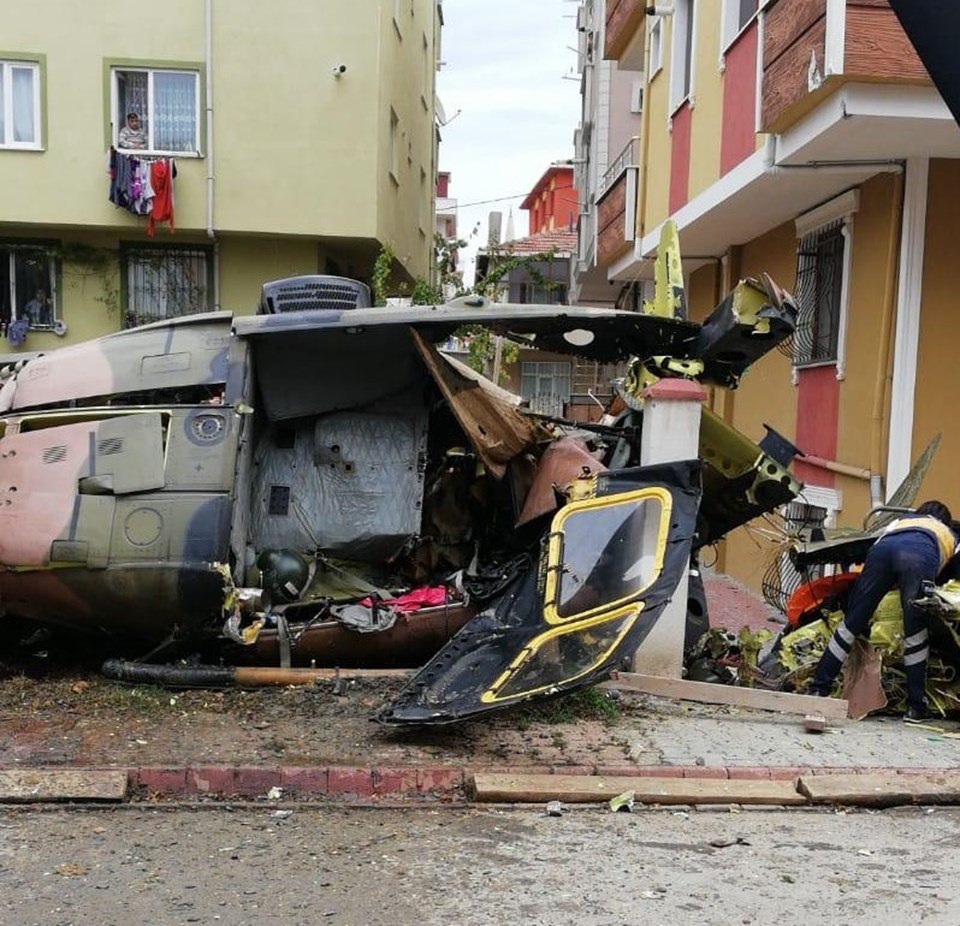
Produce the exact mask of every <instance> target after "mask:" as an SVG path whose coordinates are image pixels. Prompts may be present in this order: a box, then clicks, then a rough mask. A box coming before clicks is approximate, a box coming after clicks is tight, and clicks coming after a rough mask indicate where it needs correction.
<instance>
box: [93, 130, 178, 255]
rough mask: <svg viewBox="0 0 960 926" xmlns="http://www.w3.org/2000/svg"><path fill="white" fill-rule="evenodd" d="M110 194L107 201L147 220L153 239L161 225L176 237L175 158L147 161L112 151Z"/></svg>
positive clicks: (148, 229)
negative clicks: (159, 224) (156, 228)
mask: <svg viewBox="0 0 960 926" xmlns="http://www.w3.org/2000/svg"><path fill="white" fill-rule="evenodd" d="M109 174H110V191H109V193H108V195H107V199H109V200H110V202H112V203H113V204H114V205H115V206H116V207H117V208H118V209H126V210H127V211H128V212H130V213H132V214H133V215H143V216H147V234H148V235H149V236H150V237H151V238H152V237H153V235H154V229H155V226H156V223H157V222H166V223H167V226H168V228H169V229H170V233H171V234H173V178H174V177H176V176H177V166H176V164H175V163H174V160H173V158H144V157H139V156H137V155H133V154H126V153H125V152H123V151H117V149H116V148H111V149H110V167H109Z"/></svg>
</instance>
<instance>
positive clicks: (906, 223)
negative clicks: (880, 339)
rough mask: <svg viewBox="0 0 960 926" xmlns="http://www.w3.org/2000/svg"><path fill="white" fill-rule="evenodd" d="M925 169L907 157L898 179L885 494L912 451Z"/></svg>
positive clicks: (907, 464) (901, 477)
mask: <svg viewBox="0 0 960 926" xmlns="http://www.w3.org/2000/svg"><path fill="white" fill-rule="evenodd" d="M929 175H930V161H929V159H928V158H908V159H907V170H906V176H905V178H904V185H903V222H902V225H901V231H900V272H899V284H898V291H897V327H896V330H895V332H894V337H895V339H896V340H895V341H894V348H893V384H892V387H891V390H890V442H889V446H888V448H887V479H886V486H885V489H886V494H887V498H889V497H890V495H891V494H892V493H893V492H894V491H895V490H896V488H897V486H899V485H900V483H901V482H903V480H904V479H905V478H906V475H907V473H908V472H910V464H911V462H912V460H911V458H912V456H913V403H914V398H915V395H916V390H917V353H918V350H919V347H920V304H921V302H922V301H923V253H924V246H925V244H926V232H927V187H928V182H929Z"/></svg>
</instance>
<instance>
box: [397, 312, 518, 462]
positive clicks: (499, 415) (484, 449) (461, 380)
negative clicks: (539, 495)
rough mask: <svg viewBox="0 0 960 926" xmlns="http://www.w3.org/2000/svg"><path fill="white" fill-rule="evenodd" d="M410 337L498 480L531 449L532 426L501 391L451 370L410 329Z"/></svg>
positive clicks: (479, 378) (481, 380) (482, 381)
mask: <svg viewBox="0 0 960 926" xmlns="http://www.w3.org/2000/svg"><path fill="white" fill-rule="evenodd" d="M410 336H411V337H412V338H413V342H414V344H416V346H417V350H418V351H420V356H421V357H422V358H423V362H424V363H425V364H426V366H427V369H428V370H429V371H430V375H431V376H432V377H433V378H434V381H435V382H436V384H437V386H438V387H439V389H440V391H441V392H442V393H443V395H444V398H446V400H447V402H449V403H450V408H451V409H452V410H453V414H454V415H455V416H456V419H457V421H458V422H459V424H460V427H461V428H463V430H464V432H465V433H466V435H467V438H468V439H469V440H470V443H471V444H472V445H473V447H474V449H475V450H476V451H477V453H478V454H479V456H480V459H481V460H483V463H484V466H486V467H487V469H488V470H489V471H490V472H491V473H492V474H493V475H494V476H496V478H497V479H502V478H503V474H504V473H505V472H506V468H507V464H508V463H509V462H510V461H511V460H512V459H513V458H514V457H515V456H518V455H519V454H521V453H523V452H524V451H525V450H527V449H529V448H532V447H533V445H534V440H535V437H534V431H533V426H532V425H531V424H530V422H529V421H527V419H526V418H524V417H523V415H521V414H520V412H518V411H517V409H516V408H515V407H514V406H513V405H512V404H511V403H510V402H508V401H506V399H504V397H503V394H502V393H503V390H502V389H500V388H499V387H496V386H494V387H493V388H490V387H489V386H488V384H487V382H486V381H485V380H484V379H483V378H481V377H477V378H471V377H467V376H466V375H464V374H463V373H462V372H460V371H459V370H457V369H455V368H454V367H453V366H452V365H451V364H450V363H447V362H446V361H445V360H444V358H443V357H442V356H441V354H440V352H439V351H438V350H437V349H436V348H435V347H434V346H433V345H432V344H429V343H427V342H426V341H425V340H424V339H423V338H422V337H421V336H420V335H419V334H418V333H417V332H416V331H415V330H414V329H412V328H411V329H410ZM490 386H492V384H490Z"/></svg>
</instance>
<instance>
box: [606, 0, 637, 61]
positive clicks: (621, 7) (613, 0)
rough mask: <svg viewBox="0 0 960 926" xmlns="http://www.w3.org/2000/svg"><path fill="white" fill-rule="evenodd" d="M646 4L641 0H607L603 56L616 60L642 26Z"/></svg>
mask: <svg viewBox="0 0 960 926" xmlns="http://www.w3.org/2000/svg"><path fill="white" fill-rule="evenodd" d="M646 8H647V4H646V3H645V2H641V0H607V28H606V39H605V41H604V46H603V57H604V58H608V59H611V60H614V61H618V60H619V59H620V57H621V56H622V55H623V53H624V52H625V51H626V50H627V49H628V48H629V47H630V44H631V41H632V40H633V38H634V37H635V36H636V34H637V32H638V30H639V29H640V28H641V26H643V21H644V18H645V16H646Z"/></svg>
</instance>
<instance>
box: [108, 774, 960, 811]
mask: <svg viewBox="0 0 960 926" xmlns="http://www.w3.org/2000/svg"><path fill="white" fill-rule="evenodd" d="M126 772H127V783H128V793H129V795H130V800H133V801H150V800H154V801H156V800H169V799H175V798H181V799H182V798H188V799H194V800H195V799H199V798H209V799H243V800H249V801H268V800H270V801H274V800H277V799H278V797H277V796H276V795H277V794H278V793H279V797H280V798H282V799H283V800H285V801H287V800H293V801H309V800H337V801H344V802H347V801H355V802H365V803H372V802H376V801H377V800H380V799H391V800H396V799H403V800H406V801H414V802H416V801H433V802H445V803H451V802H459V803H463V802H466V801H467V800H468V786H469V784H470V782H471V780H472V777H473V775H474V774H475V773H480V772H496V773H498V774H515V775H530V774H538V775H544V774H548V775H549V774H554V775H595V776H597V777H637V778H691V779H730V780H774V781H787V780H793V779H796V778H798V777H800V776H801V775H905V776H909V775H914V776H917V775H931V774H935V775H960V768H940V769H930V768H892V767H873V766H871V767H850V766H838V767H814V766H676V765H673V766H664V765H648V766H628V767H619V766H597V767H593V768H590V767H584V766H513V767H503V766H499V767H495V768H489V769H488V768H479V767H478V768H460V767H450V766H428V767H424V766H416V767H415V766H400V767H391V768H379V767H370V768H366V767H362V766H343V765H331V766H326V767H291V766H283V767H272V768H271V767H261V766H244V765H238V766H226V765H209V766H189V767H155V766H154V767H141V768H128V769H127V770H126ZM274 789H278V790H277V791H275V790H274ZM271 791H273V792H274V794H273V796H271V794H270V792H271Z"/></svg>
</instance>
